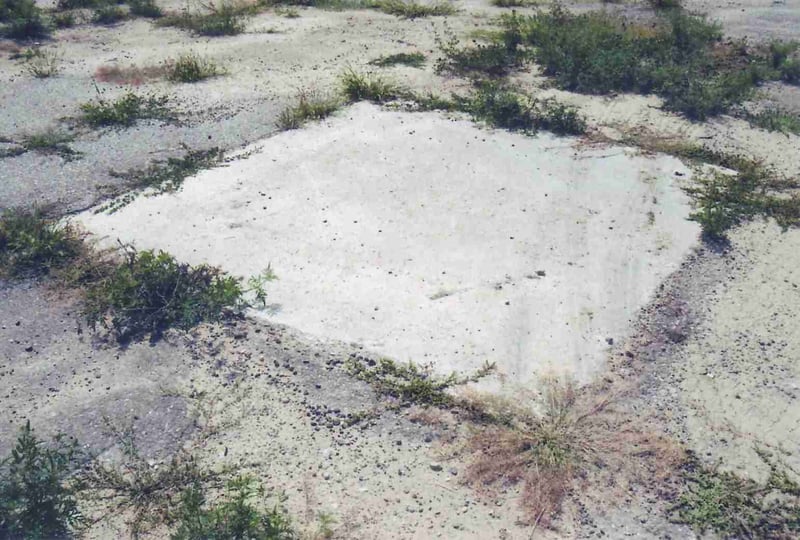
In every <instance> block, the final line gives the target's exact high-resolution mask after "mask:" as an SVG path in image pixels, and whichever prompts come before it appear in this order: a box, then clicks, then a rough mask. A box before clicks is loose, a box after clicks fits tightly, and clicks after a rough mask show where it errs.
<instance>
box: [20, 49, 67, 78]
mask: <svg viewBox="0 0 800 540" xmlns="http://www.w3.org/2000/svg"><path fill="white" fill-rule="evenodd" d="M22 57H23V59H24V61H25V70H26V71H27V72H28V73H30V74H31V75H32V76H34V77H36V78H37V79H46V78H48V77H54V76H56V75H58V72H59V71H60V70H61V55H60V54H58V52H56V51H52V50H46V49H42V48H39V47H37V48H35V49H28V50H26V51H25V53H24V54H23V56H22Z"/></svg>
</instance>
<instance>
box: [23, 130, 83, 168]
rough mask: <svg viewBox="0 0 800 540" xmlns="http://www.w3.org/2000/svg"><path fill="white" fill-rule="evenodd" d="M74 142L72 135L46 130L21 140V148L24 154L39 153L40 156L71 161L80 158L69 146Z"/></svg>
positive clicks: (78, 153)
mask: <svg viewBox="0 0 800 540" xmlns="http://www.w3.org/2000/svg"><path fill="white" fill-rule="evenodd" d="M73 140H75V137H74V135H71V134H69V133H63V132H61V131H56V130H48V131H45V132H42V133H37V134H34V135H28V136H26V137H24V138H23V139H22V148H23V149H24V150H25V151H26V152H39V153H41V154H57V155H58V156H60V157H61V158H63V159H65V160H67V161H71V160H73V159H77V158H79V157H80V155H81V154H80V152H77V151H75V150H73V149H72V147H70V146H69V143H71V142H72V141H73Z"/></svg>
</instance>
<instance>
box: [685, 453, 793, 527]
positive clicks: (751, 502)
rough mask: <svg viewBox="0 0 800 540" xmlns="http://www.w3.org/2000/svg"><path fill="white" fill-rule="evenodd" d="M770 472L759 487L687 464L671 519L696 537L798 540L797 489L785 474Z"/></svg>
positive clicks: (723, 473) (696, 463)
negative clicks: (681, 491) (683, 483)
mask: <svg viewBox="0 0 800 540" xmlns="http://www.w3.org/2000/svg"><path fill="white" fill-rule="evenodd" d="M770 467H771V471H770V476H769V479H768V480H767V483H766V484H764V485H761V484H758V483H756V482H754V481H753V480H749V479H744V478H740V477H738V476H736V475H735V474H733V473H731V472H726V471H721V470H719V469H718V468H715V467H705V466H703V465H701V464H700V463H699V462H698V461H697V460H696V459H691V460H690V461H689V463H688V464H687V466H686V472H685V480H686V488H685V490H684V492H683V493H682V494H681V496H680V498H679V500H678V503H677V504H676V505H675V507H673V509H672V517H673V519H674V520H675V521H677V522H680V523H686V524H688V525H691V526H692V528H694V529H695V530H696V531H697V532H698V533H700V534H704V533H705V532H707V531H709V530H711V531H714V532H716V533H717V534H719V535H720V536H721V537H723V538H775V539H787V540H788V539H789V538H796V537H797V534H798V533H800V485H798V484H797V482H795V481H794V480H792V479H790V478H789V477H788V476H787V474H786V472H785V471H784V470H781V469H779V468H778V467H777V466H775V465H771V466H770Z"/></svg>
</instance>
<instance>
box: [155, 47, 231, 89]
mask: <svg viewBox="0 0 800 540" xmlns="http://www.w3.org/2000/svg"><path fill="white" fill-rule="evenodd" d="M168 66H169V72H168V75H167V78H168V79H169V80H170V81H172V82H182V83H194V82H199V81H202V80H204V79H209V78H211V77H217V76H219V75H222V74H223V73H224V72H223V70H222V69H221V68H220V67H219V66H217V64H215V63H214V62H213V61H212V60H209V59H208V58H205V57H202V56H200V55H199V54H197V53H194V52H190V53H187V54H182V55H181V56H179V57H178V59H177V60H175V61H174V62H168Z"/></svg>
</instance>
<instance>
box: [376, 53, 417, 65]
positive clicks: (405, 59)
mask: <svg viewBox="0 0 800 540" xmlns="http://www.w3.org/2000/svg"><path fill="white" fill-rule="evenodd" d="M369 63H370V65H373V66H378V67H390V66H398V65H402V66H410V67H415V68H420V67H422V66H423V65H424V64H425V55H424V54H422V53H420V52H413V53H397V54H390V55H388V56H381V57H380V58H376V59H374V60H371V61H370V62H369Z"/></svg>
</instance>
